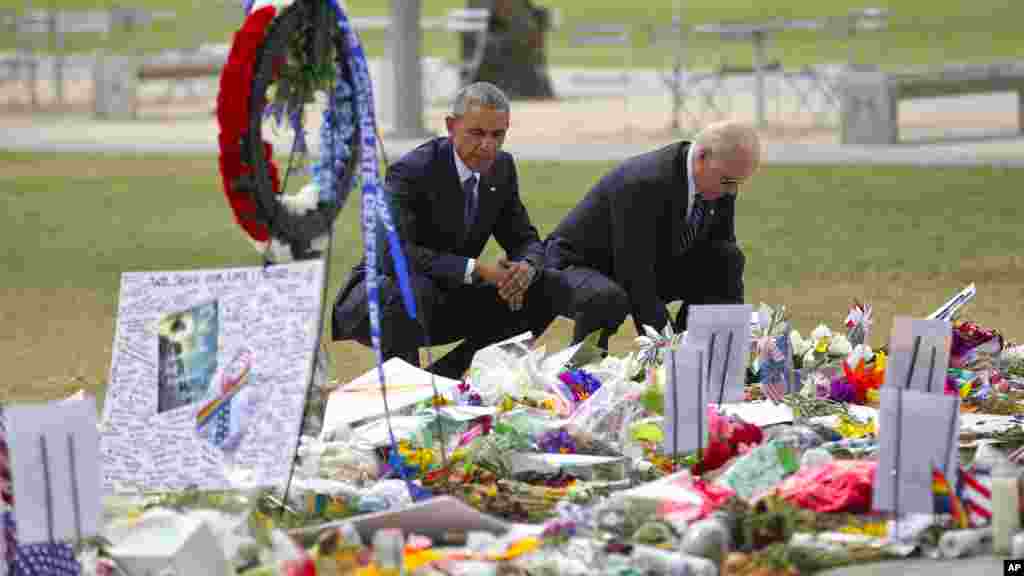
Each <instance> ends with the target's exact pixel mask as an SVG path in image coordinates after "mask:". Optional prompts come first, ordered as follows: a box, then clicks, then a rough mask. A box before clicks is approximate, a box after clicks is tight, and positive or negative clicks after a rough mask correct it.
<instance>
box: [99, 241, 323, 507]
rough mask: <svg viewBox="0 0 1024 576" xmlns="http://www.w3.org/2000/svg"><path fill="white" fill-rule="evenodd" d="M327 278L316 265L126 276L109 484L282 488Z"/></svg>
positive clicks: (132, 488) (114, 365)
mask: <svg viewBox="0 0 1024 576" xmlns="http://www.w3.org/2000/svg"><path fill="white" fill-rule="evenodd" d="M322 282H323V263H322V262H320V261H319V260H315V261H304V262H296V263H292V264H286V265H277V266H270V267H253V268H234V269H226V270H188V271H180V272H130V273H126V274H124V275H122V277H121V292H120V301H119V303H118V313H117V326H116V332H115V336H114V352H113V359H112V361H111V365H110V383H109V386H108V387H107V400H106V403H105V404H104V406H103V408H104V410H103V430H102V432H101V441H100V452H101V458H102V463H103V486H104V488H105V489H106V490H107V491H108V492H138V491H170V490H181V489H185V488H188V487H195V488H198V489H202V490H222V489H229V488H246V487H257V486H276V485H283V484H284V483H285V482H286V481H287V477H288V473H289V469H290V467H291V464H292V460H293V457H294V453H295V448H296V444H297V437H298V433H299V426H300V425H301V421H302V412H303V409H304V406H305V400H306V390H307V387H308V385H309V382H310V373H311V371H312V369H313V358H314V353H315V347H316V342H317V331H318V330H319V328H320V312H321V302H320V299H321V293H322Z"/></svg>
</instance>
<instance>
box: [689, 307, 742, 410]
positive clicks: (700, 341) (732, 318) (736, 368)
mask: <svg viewBox="0 0 1024 576" xmlns="http://www.w3.org/2000/svg"><path fill="white" fill-rule="evenodd" d="M752 314H754V307H753V306H751V305H749V304H739V305H726V304H721V305H719V304H715V305H703V306H690V310H689V318H688V319H687V322H686V326H687V333H686V342H688V343H690V344H694V345H700V346H703V347H705V348H706V349H707V351H708V352H707V355H706V356H705V361H706V362H707V364H708V369H707V375H708V377H707V386H708V393H709V402H712V403H714V404H724V403H727V402H742V401H743V385H744V384H745V382H746V374H747V358H748V357H749V356H750V332H751V331H750V319H751V315H752Z"/></svg>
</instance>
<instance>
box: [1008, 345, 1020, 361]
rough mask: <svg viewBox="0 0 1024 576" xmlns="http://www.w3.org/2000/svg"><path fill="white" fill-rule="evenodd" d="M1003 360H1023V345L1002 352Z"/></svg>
mask: <svg viewBox="0 0 1024 576" xmlns="http://www.w3.org/2000/svg"><path fill="white" fill-rule="evenodd" d="M1003 358H1005V359H1007V360H1009V361H1010V362H1015V361H1019V360H1024V344H1021V345H1020V346H1014V347H1013V348H1007V349H1006V350H1003Z"/></svg>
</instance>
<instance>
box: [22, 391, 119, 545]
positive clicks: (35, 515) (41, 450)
mask: <svg viewBox="0 0 1024 576" xmlns="http://www.w3.org/2000/svg"><path fill="white" fill-rule="evenodd" d="M4 414H5V417H6V420H7V422H6V426H7V447H8V451H9V455H10V466H11V483H12V490H13V495H14V521H15V524H16V525H17V526H18V542H19V543H21V544H35V543H40V542H57V541H62V540H81V539H82V538H86V537H89V536H94V535H96V534H97V533H98V531H99V527H100V518H101V516H102V513H103V511H102V508H103V505H102V500H103V495H102V494H101V492H100V459H99V434H98V432H97V429H96V399H95V398H93V397H91V396H90V397H87V398H85V399H82V400H75V401H60V402H51V403H49V404H13V405H9V406H7V407H5V408H4Z"/></svg>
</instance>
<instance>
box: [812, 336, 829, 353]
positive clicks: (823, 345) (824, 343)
mask: <svg viewBox="0 0 1024 576" xmlns="http://www.w3.org/2000/svg"><path fill="white" fill-rule="evenodd" d="M828 345H829V341H828V338H822V339H821V340H818V345H817V346H815V347H814V351H815V352H817V353H818V354H824V353H825V352H828Z"/></svg>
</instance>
